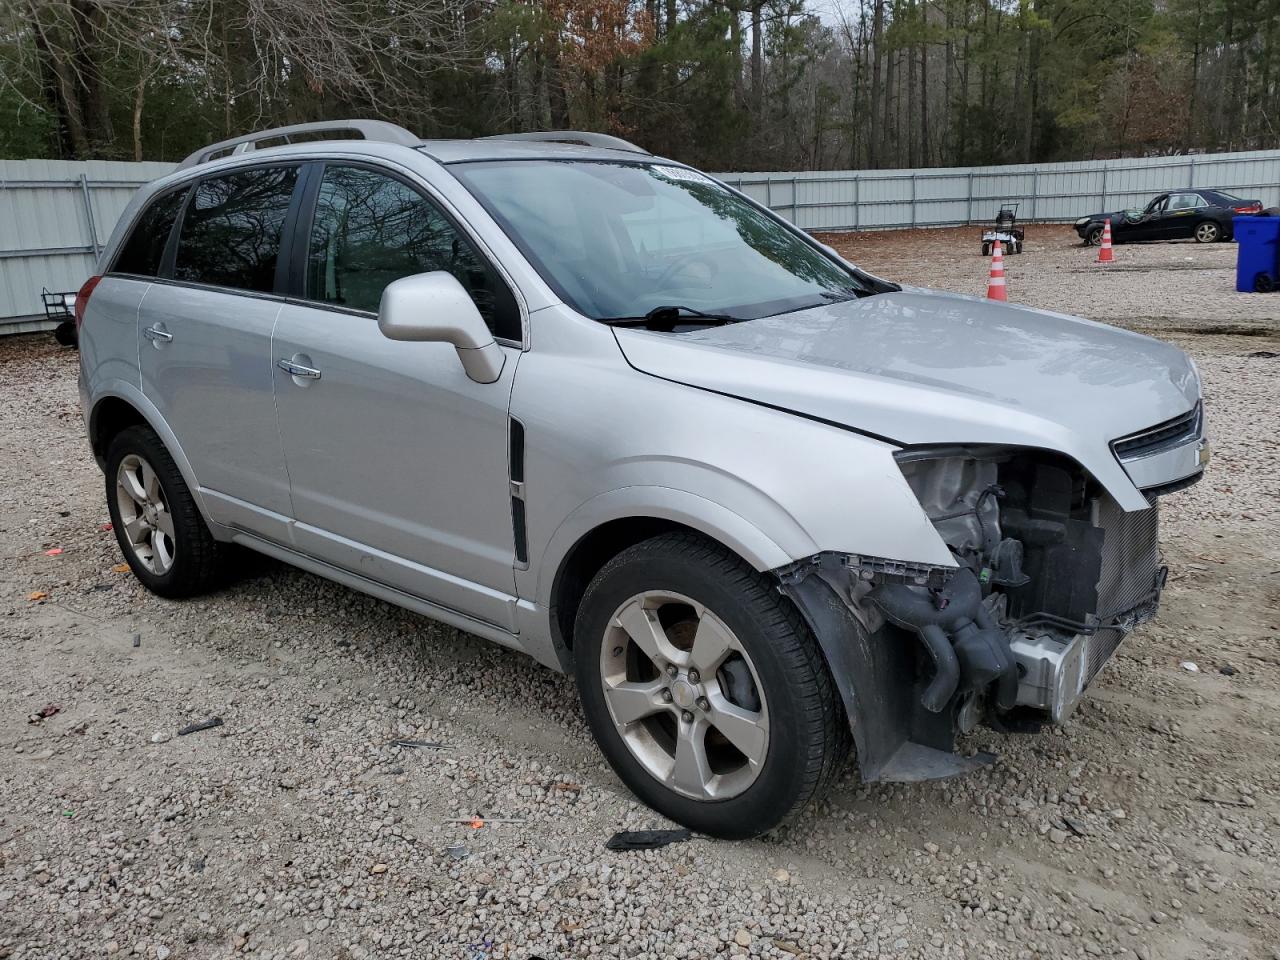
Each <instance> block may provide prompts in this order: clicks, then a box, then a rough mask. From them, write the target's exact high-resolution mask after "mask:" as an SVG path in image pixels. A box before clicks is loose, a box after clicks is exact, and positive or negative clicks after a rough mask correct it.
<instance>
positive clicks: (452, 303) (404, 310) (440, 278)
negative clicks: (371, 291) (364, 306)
mask: <svg viewBox="0 0 1280 960" xmlns="http://www.w3.org/2000/svg"><path fill="white" fill-rule="evenodd" d="M378 329H379V330H381V331H382V335H383V336H384V337H386V338H387V339H388V340H412V341H419V342H421V341H432V342H442V343H451V344H453V346H454V349H456V350H457V351H458V359H459V360H461V361H462V367H463V369H464V370H466V371H467V376H469V377H470V378H471V379H472V380H474V381H476V383H493V382H494V381H495V380H497V379H498V377H499V376H500V375H501V374H502V365H503V364H504V363H505V362H506V359H507V358H506V355H505V354H504V353H503V352H502V348H501V347H500V346H498V344H497V343H496V342H494V339H493V334H492V333H490V332H489V328H488V327H487V326H486V325H485V322H484V318H483V317H482V316H480V311H479V310H477V309H476V305H475V303H473V302H472V300H471V296H470V294H468V293H467V291H466V288H465V287H463V285H462V284H460V283H459V282H458V278H457V277H455V276H454V275H453V274H451V273H448V272H446V271H444V270H436V271H434V272H432V273H418V274H414V275H413V276H411V277H401V278H400V279H399V280H396V281H394V282H392V283H389V284H387V288H386V289H385V290H383V291H382V301H381V303H379V305H378Z"/></svg>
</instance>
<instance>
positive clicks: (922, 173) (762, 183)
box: [719, 150, 1280, 230]
mask: <svg viewBox="0 0 1280 960" xmlns="http://www.w3.org/2000/svg"><path fill="white" fill-rule="evenodd" d="M719 176H720V178H721V179H722V180H724V181H725V182H727V183H729V184H731V185H732V186H735V187H737V188H738V189H740V190H742V191H743V192H744V193H746V194H748V195H749V196H751V197H752V198H754V199H755V200H757V201H759V202H760V203H764V204H767V205H768V206H769V207H771V208H773V209H774V210H776V211H777V212H778V213H780V214H782V215H783V216H785V217H787V218H788V219H789V220H791V222H792V223H794V224H796V225H797V226H800V227H803V228H804V229H806V230H877V229H885V228H888V227H940V226H953V225H955V224H962V223H973V222H975V221H976V222H985V221H988V220H991V219H992V218H994V217H995V214H996V211H997V210H998V209H999V207H1000V204H1001V202H1003V201H1014V202H1016V203H1018V205H1019V210H1018V215H1019V217H1020V218H1022V219H1026V220H1041V221H1070V220H1074V219H1076V218H1077V217H1080V216H1083V215H1085V214H1089V213H1097V212H1099V211H1110V210H1122V209H1125V208H1127V207H1135V206H1142V205H1144V204H1145V203H1146V202H1147V201H1148V200H1149V199H1150V198H1151V196H1152V195H1153V194H1156V193H1162V192H1164V191H1166V190H1176V189H1178V188H1181V187H1188V186H1191V187H1206V188H1210V187H1216V188H1218V189H1222V190H1227V191H1230V192H1232V193H1240V194H1244V195H1247V196H1249V197H1257V198H1258V199H1260V200H1262V203H1263V206H1268V207H1270V206H1280V150H1259V151H1253V152H1249V153H1218V154H1204V155H1198V156H1184V157H1155V158H1141V159H1133V160H1087V161H1079V162H1073V163H1041V164H1016V165H1013V166H1003V167H945V168H938V169H929V170H844V171H825V170H820V171H813V172H809V173H725V174H720V175H719Z"/></svg>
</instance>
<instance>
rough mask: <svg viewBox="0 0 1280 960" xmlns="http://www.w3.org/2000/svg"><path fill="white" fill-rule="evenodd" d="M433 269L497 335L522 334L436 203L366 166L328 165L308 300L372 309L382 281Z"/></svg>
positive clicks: (513, 312)
mask: <svg viewBox="0 0 1280 960" xmlns="http://www.w3.org/2000/svg"><path fill="white" fill-rule="evenodd" d="M434 270H447V271H449V272H450V273H452V274H453V275H454V276H455V277H457V278H458V280H459V282H461V283H462V285H463V286H464V287H466V288H467V291H468V292H469V293H470V294H471V299H472V300H473V301H475V305H476V307H478V308H479V310H480V314H481V316H483V317H484V320H485V323H487V324H488V325H489V329H490V330H492V331H493V332H494V334H495V335H496V336H500V337H506V338H508V339H511V340H519V339H520V317H519V312H518V310H517V308H516V304H515V299H514V297H513V296H512V295H511V291H510V290H508V289H507V286H506V284H505V283H504V282H503V281H502V280H501V279H500V278H499V277H498V275H497V274H496V272H495V271H494V269H493V268H492V267H491V266H490V265H489V264H488V263H487V262H486V261H485V260H484V259H483V258H482V257H480V255H479V254H478V253H477V252H476V249H475V247H474V246H472V244H471V242H470V241H469V240H468V239H467V238H466V237H465V236H463V235H462V233H461V232H460V231H459V230H458V229H457V228H456V227H455V226H454V225H453V224H452V223H451V222H450V221H449V220H448V218H446V217H445V216H444V214H443V213H441V212H440V210H439V209H438V208H437V207H436V206H435V204H433V203H432V202H431V201H430V200H428V199H427V198H426V197H425V196H423V195H422V194H421V193H419V192H418V191H417V190H414V189H413V188H412V187H409V186H407V185H406V184H403V183H401V182H400V181H399V180H395V179H393V178H391V177H388V176H385V175H383V174H381V173H377V172H375V171H372V170H365V169H361V168H358V167H328V168H326V170H325V173H324V179H323V181H322V182H321V184H320V193H319V196H318V197H317V198H316V211H315V218H314V220H313V221H312V226H311V239H310V245H309V248H308V257H307V297H308V299H311V300H317V301H319V302H321V303H330V304H334V305H336V306H342V307H350V308H351V309H354V310H368V311H371V312H376V311H377V309H378V302H379V301H380V300H381V299H382V291H383V289H384V288H385V287H386V286H387V284H389V283H391V282H392V281H394V280H399V279H400V278H401V277H408V276H412V275H413V274H415V273H429V272H431V271H434Z"/></svg>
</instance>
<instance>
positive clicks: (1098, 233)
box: [1084, 224, 1116, 247]
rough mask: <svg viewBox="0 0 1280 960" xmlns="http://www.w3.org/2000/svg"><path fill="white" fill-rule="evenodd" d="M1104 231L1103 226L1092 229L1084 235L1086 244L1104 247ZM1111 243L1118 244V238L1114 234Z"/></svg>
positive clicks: (1099, 225)
mask: <svg viewBox="0 0 1280 960" xmlns="http://www.w3.org/2000/svg"><path fill="white" fill-rule="evenodd" d="M1102 231H1103V227H1102V224H1098V225H1097V226H1093V227H1090V228H1089V230H1088V232H1086V233H1085V235H1084V242H1085V243H1086V244H1088V245H1089V246H1091V247H1100V246H1102ZM1111 242H1112V243H1115V242H1116V238H1115V236H1114V234H1113V235H1112V237H1111Z"/></svg>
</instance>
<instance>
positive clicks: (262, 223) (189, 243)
mask: <svg viewBox="0 0 1280 960" xmlns="http://www.w3.org/2000/svg"><path fill="white" fill-rule="evenodd" d="M297 179H298V171H297V169H296V168H293V167H268V168H266V169H260V170H242V171H240V172H238V173H229V174H227V175H226V176H222V177H214V178H212V179H210V180H205V181H203V182H202V183H200V184H199V185H197V187H196V191H195V195H194V196H193V197H192V198H191V202H190V203H189V204H188V205H187V212H186V213H185V214H184V215H183V218H182V230H181V232H180V233H179V235H178V256H177V261H176V263H175V264H174V270H173V276H174V279H175V280H188V281H191V282H193V283H208V284H213V285H215V286H220V287H237V288H239V289H241V290H258V291H263V292H270V291H271V290H273V289H274V288H275V281H276V260H277V258H278V257H279V255H280V232H281V227H282V226H283V225H284V217H285V213H286V211H288V209H289V198H290V196H291V195H292V194H293V185H294V183H295V182H296V181H297Z"/></svg>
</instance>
